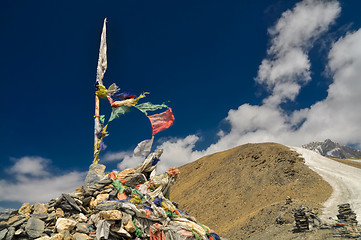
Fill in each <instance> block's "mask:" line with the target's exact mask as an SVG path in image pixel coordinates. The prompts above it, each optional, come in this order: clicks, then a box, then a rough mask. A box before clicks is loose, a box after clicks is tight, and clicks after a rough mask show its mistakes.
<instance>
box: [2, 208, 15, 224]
mask: <svg viewBox="0 0 361 240" xmlns="http://www.w3.org/2000/svg"><path fill="white" fill-rule="evenodd" d="M17 212H18V209H13V208H8V209H5V210H4V211H2V212H0V221H7V220H9V218H10V217H12V216H13V215H15V214H17Z"/></svg>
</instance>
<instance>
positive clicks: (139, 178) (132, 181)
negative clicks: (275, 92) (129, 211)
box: [124, 173, 147, 188]
mask: <svg viewBox="0 0 361 240" xmlns="http://www.w3.org/2000/svg"><path fill="white" fill-rule="evenodd" d="M125 180H127V181H126V182H125V183H124V186H127V187H131V188H135V186H137V185H138V184H143V183H145V182H146V181H147V178H146V177H145V176H144V174H142V173H134V174H132V175H131V176H129V177H126V178H125Z"/></svg>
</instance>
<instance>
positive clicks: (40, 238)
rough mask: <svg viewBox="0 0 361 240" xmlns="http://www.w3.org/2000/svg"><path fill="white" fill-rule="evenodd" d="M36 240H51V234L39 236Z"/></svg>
mask: <svg viewBox="0 0 361 240" xmlns="http://www.w3.org/2000/svg"><path fill="white" fill-rule="evenodd" d="M35 240H50V237H49V236H42V237H39V238H37V239H35Z"/></svg>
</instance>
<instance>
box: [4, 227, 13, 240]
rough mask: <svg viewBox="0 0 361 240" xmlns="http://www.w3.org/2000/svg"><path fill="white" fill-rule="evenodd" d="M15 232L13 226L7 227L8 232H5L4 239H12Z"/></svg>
mask: <svg viewBox="0 0 361 240" xmlns="http://www.w3.org/2000/svg"><path fill="white" fill-rule="evenodd" d="M14 234H15V228H14V227H9V228H8V233H7V234H6V237H5V240H11V239H13V237H14Z"/></svg>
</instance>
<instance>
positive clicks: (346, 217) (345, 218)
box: [337, 203, 357, 225]
mask: <svg viewBox="0 0 361 240" xmlns="http://www.w3.org/2000/svg"><path fill="white" fill-rule="evenodd" d="M337 207H338V215H337V218H338V220H339V221H340V222H342V223H346V224H350V225H357V220H356V213H355V212H354V211H352V210H351V206H350V204H349V203H345V204H340V205H337Z"/></svg>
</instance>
